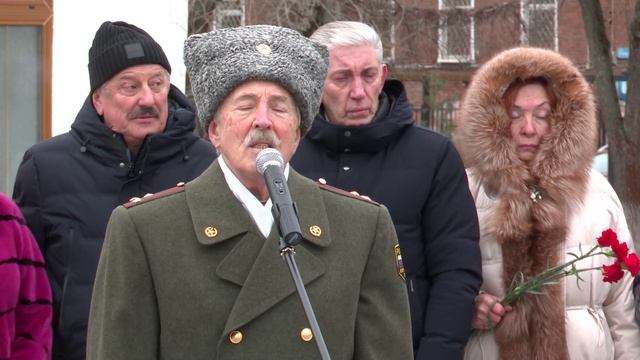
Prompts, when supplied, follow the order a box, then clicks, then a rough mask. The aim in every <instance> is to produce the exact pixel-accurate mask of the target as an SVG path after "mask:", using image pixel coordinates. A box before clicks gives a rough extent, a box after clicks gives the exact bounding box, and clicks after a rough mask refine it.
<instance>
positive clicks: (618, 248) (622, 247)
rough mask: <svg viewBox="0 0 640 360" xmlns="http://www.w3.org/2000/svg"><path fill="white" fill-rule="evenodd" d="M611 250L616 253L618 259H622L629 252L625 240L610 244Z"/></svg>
mask: <svg viewBox="0 0 640 360" xmlns="http://www.w3.org/2000/svg"><path fill="white" fill-rule="evenodd" d="M611 250H613V253H614V254H616V257H617V258H618V261H624V260H625V259H626V258H627V254H629V246H627V243H625V242H623V243H617V244H613V245H611Z"/></svg>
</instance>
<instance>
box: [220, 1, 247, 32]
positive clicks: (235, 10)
mask: <svg viewBox="0 0 640 360" xmlns="http://www.w3.org/2000/svg"><path fill="white" fill-rule="evenodd" d="M244 3H245V0H222V1H220V2H219V3H218V4H217V5H216V9H215V18H214V22H213V26H214V28H215V29H222V28H228V27H236V26H244V23H245V19H244V9H245V4H244Z"/></svg>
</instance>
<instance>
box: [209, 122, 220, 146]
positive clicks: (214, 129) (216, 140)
mask: <svg viewBox="0 0 640 360" xmlns="http://www.w3.org/2000/svg"><path fill="white" fill-rule="evenodd" d="M207 134H208V135H209V141H211V143H212V144H213V146H215V147H216V149H217V148H218V146H220V134H219V133H218V123H217V121H216V120H215V119H212V120H211V121H210V122H209V127H208V128H207Z"/></svg>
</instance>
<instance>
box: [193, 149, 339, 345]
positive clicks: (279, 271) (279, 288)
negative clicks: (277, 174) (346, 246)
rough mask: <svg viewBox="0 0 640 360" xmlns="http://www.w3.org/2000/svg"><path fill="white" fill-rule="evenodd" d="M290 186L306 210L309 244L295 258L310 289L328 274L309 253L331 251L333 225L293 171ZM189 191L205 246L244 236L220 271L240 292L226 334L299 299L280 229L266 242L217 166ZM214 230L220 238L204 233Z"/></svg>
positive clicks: (315, 193) (313, 190)
mask: <svg viewBox="0 0 640 360" xmlns="http://www.w3.org/2000/svg"><path fill="white" fill-rule="evenodd" d="M288 184H289V188H290V191H291V196H292V198H293V199H294V201H295V202H296V203H297V204H305V205H306V206H300V205H298V215H299V219H300V226H301V229H302V232H303V237H304V238H305V241H304V242H303V243H305V244H304V245H303V244H300V245H298V246H296V247H295V256H294V258H295V261H296V264H297V266H298V269H299V270H300V273H301V274H302V278H303V282H304V284H305V286H306V285H308V284H309V283H311V282H313V281H314V280H315V279H317V278H319V277H320V276H322V274H324V272H325V264H324V261H322V260H321V259H320V258H318V257H317V256H316V255H314V254H313V253H312V252H311V251H309V250H308V249H307V247H308V246H311V247H313V246H319V247H324V246H327V245H329V243H330V238H329V225H328V219H327V215H326V211H325V209H324V204H323V202H322V196H321V194H320V190H319V189H318V187H317V186H314V184H313V183H312V182H310V181H309V180H306V179H304V178H303V177H301V176H300V175H299V174H297V173H295V171H293V170H292V169H291V171H290V174H289V180H288ZM185 191H186V193H187V202H188V206H189V209H190V211H191V215H192V218H193V226H194V229H195V232H196V234H198V235H197V236H198V241H199V242H200V243H201V244H203V245H215V244H219V243H221V242H223V241H225V240H228V239H230V238H233V237H236V236H241V239H240V241H238V243H237V245H235V246H234V247H233V248H232V249H231V250H230V251H229V253H228V254H227V255H226V256H225V257H224V259H223V260H222V261H221V262H220V264H219V265H218V267H217V269H216V275H217V276H219V277H220V278H221V279H224V280H226V281H229V282H232V283H234V284H236V285H238V286H240V287H241V289H240V292H239V294H238V296H237V298H236V301H235V303H234V305H233V308H232V309H231V311H230V313H229V317H228V319H227V324H226V326H225V331H224V333H228V332H229V331H232V330H234V329H238V328H240V327H242V326H243V325H245V324H247V323H248V322H250V321H252V320H253V319H255V318H257V317H259V316H260V315H261V314H263V313H264V312H266V311H268V310H269V309H271V308H272V307H274V306H275V305H277V304H278V303H279V302H281V301H283V300H284V299H285V298H287V297H288V296H292V295H293V296H298V295H297V294H295V291H296V290H295V286H294V283H293V279H292V278H291V275H290V273H289V270H288V267H287V264H286V262H285V261H284V258H283V257H282V256H280V246H279V235H278V231H277V228H276V225H275V224H274V226H273V227H272V229H271V233H270V234H269V237H268V238H267V239H266V240H265V239H264V238H263V237H262V235H261V234H260V232H259V230H258V229H257V226H256V225H255V224H254V222H253V220H252V219H251V218H250V215H249V214H248V213H247V212H246V210H245V209H244V207H243V206H242V204H241V203H240V202H239V201H238V200H237V199H236V198H235V196H234V195H233V193H232V192H231V191H230V190H229V188H228V186H227V184H226V181H225V179H224V175H223V173H222V170H221V169H220V165H219V164H218V162H217V161H216V162H215V163H214V164H213V165H212V166H211V167H210V168H209V169H207V170H206V171H205V172H204V173H203V174H202V176H200V177H199V178H198V179H196V180H194V181H193V182H191V183H190V184H187V187H186V189H185ZM309 205H311V206H309ZM314 225H315V226H317V227H318V228H320V229H322V232H321V234H320V235H319V236H314V235H311V234H310V232H309V229H310V228H311V226H314ZM210 226H213V227H216V229H217V235H216V236H215V237H207V235H206V234H205V232H204V229H206V228H207V227H210ZM314 233H315V234H316V235H318V234H317V232H314ZM312 244H313V245H312Z"/></svg>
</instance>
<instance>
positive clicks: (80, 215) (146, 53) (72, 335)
mask: <svg viewBox="0 0 640 360" xmlns="http://www.w3.org/2000/svg"><path fill="white" fill-rule="evenodd" d="M170 73H171V66H170V64H169V61H168V60H167V57H166V56H165V54H164V51H163V50H162V48H161V47H160V45H158V43H156V42H155V40H154V39H153V38H151V36H149V34H147V33H146V32H145V31H144V30H142V29H140V28H138V27H136V26H134V25H131V24H127V23H125V22H109V21H107V22H105V23H103V24H102V25H101V26H100V28H99V29H98V31H97V32H96V35H95V38H94V40H93V44H92V46H91V48H90V49H89V78H90V85H91V91H90V93H89V96H88V97H87V99H86V101H85V103H84V105H83V106H82V108H81V109H80V111H79V112H78V115H77V116H76V119H75V121H74V123H73V125H72V126H71V130H70V131H69V132H68V133H66V134H62V135H59V136H56V137H54V138H52V139H49V140H46V141H43V142H42V143H39V144H36V145H34V146H33V147H31V148H30V149H29V150H27V152H26V153H25V155H24V159H23V161H22V163H21V165H20V167H19V169H18V174H17V177H16V183H15V188H14V193H13V197H14V198H15V200H16V202H17V203H18V204H19V205H20V208H21V210H22V211H23V212H24V214H25V218H26V220H27V224H28V226H29V228H30V229H31V231H32V232H33V233H34V235H35V237H36V239H37V240H38V244H39V246H40V248H41V250H42V253H43V254H44V256H45V259H46V264H47V272H48V275H49V280H50V283H51V286H52V290H53V295H54V321H53V327H54V344H53V359H65V360H80V359H84V358H85V342H86V340H85V339H86V329H87V319H88V315H89V304H90V300H91V292H92V288H93V282H94V277H95V273H96V267H97V263H98V258H99V255H100V250H101V247H102V242H103V239H104V236H105V229H106V225H107V222H108V219H109V216H110V214H111V211H112V210H113V209H114V208H115V207H116V206H117V205H119V204H122V203H125V202H127V201H129V200H130V199H132V198H139V197H143V196H144V195H145V194H148V193H154V192H158V191H161V190H163V189H167V188H170V187H174V186H176V184H178V183H181V182H186V181H189V180H191V179H193V178H195V177H196V176H197V175H199V174H200V173H201V172H202V171H203V170H204V169H205V168H207V166H209V164H211V162H212V161H213V160H214V159H215V157H216V152H215V149H214V148H213V146H212V145H211V144H209V143H208V142H206V141H204V140H202V139H200V138H199V137H198V136H197V135H196V134H194V132H193V130H194V129H195V112H196V111H195V108H194V107H193V105H192V104H191V103H190V102H189V101H188V100H187V98H186V97H185V95H184V94H183V93H182V92H181V91H180V90H179V89H178V88H176V87H174V86H173V85H171V83H170V79H169V76H170Z"/></svg>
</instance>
